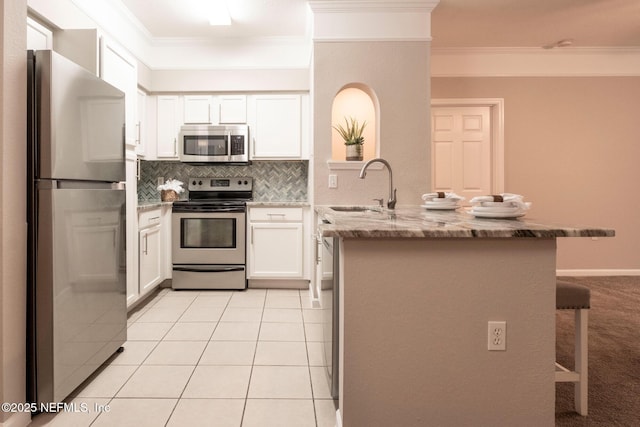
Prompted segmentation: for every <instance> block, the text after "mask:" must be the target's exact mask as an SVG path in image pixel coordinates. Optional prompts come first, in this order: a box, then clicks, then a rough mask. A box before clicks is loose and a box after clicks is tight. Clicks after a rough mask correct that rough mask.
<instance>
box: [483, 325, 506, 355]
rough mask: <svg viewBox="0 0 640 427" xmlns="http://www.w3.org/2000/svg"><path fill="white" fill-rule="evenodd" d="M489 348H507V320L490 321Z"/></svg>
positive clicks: (503, 349) (494, 349) (504, 349)
mask: <svg viewBox="0 0 640 427" xmlns="http://www.w3.org/2000/svg"><path fill="white" fill-rule="evenodd" d="M487 335H488V342H487V350H489V351H496V350H497V351H506V350H507V322H506V321H503V320H501V321H489V330H488V334H487Z"/></svg>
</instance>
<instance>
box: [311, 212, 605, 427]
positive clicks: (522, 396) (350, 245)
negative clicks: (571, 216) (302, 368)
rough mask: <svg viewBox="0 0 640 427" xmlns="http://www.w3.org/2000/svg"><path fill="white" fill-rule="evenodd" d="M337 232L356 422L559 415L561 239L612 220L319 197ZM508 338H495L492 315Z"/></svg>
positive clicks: (344, 357)
mask: <svg viewBox="0 0 640 427" xmlns="http://www.w3.org/2000/svg"><path fill="white" fill-rule="evenodd" d="M316 212H317V214H318V218H319V220H323V223H320V224H319V226H318V234H319V235H321V236H324V237H333V238H334V239H333V241H334V246H337V247H338V248H339V252H334V254H336V256H337V258H338V260H339V262H338V264H337V265H338V266H339V267H338V269H337V270H336V272H337V277H339V280H338V281H337V283H338V284H337V289H338V291H337V292H338V295H339V303H338V308H337V310H338V313H339V316H338V325H339V327H338V330H339V333H338V345H339V349H340V352H339V367H340V370H339V411H338V412H337V416H338V417H339V419H340V422H341V423H342V425H343V426H345V427H358V426H390V425H397V426H403V427H404V426H425V425H440V426H480V425H519V426H553V425H554V422H555V417H554V413H555V379H554V378H555V377H554V370H555V283H556V239H557V238H559V237H563V238H564V237H570V238H574V237H609V236H613V235H614V231H613V230H610V229H606V228H593V227H575V226H558V225H552V224H544V223H540V222H538V221H535V220H533V219H529V218H527V216H524V217H522V218H520V219H517V220H512V219H485V218H475V217H474V216H472V215H470V214H468V213H467V212H465V211H464V210H463V209H462V208H461V209H458V210H456V211H427V210H425V209H424V208H422V207H420V206H408V207H398V208H397V209H396V210H395V211H389V210H382V209H379V208H374V209H373V210H371V209H370V208H369V207H354V206H344V207H340V206H332V207H330V206H317V207H316ZM489 321H504V322H506V350H505V351H489V350H488V339H489V338H488V322H489Z"/></svg>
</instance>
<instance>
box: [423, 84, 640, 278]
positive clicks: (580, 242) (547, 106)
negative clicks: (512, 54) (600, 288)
mask: <svg viewBox="0 0 640 427" xmlns="http://www.w3.org/2000/svg"><path fill="white" fill-rule="evenodd" d="M431 84H432V97H433V98H434V99H440V98H504V100H505V103H504V105H505V191H507V192H513V193H519V194H523V195H525V197H526V199H527V200H529V201H531V202H533V208H532V210H531V212H530V214H529V215H528V216H529V217H530V218H531V219H534V218H536V219H538V218H539V219H544V220H547V221H553V222H559V223H565V224H569V225H571V224H583V225H593V226H605V227H612V228H614V229H615V230H616V237H615V238H601V239H599V240H591V239H590V238H582V239H578V238H571V239H559V240H558V269H561V270H562V269H577V270H580V269H605V270H636V272H637V270H638V269H640V258H639V257H638V254H639V253H640V227H639V226H638V219H637V218H638V212H639V211H640V197H638V195H637V191H636V185H637V184H638V183H640V168H639V167H638V161H639V159H640V143H639V135H640V131H639V127H638V125H639V121H638V111H640V77H555V78H553V77H546V78H545V77H539V78H523V77H513V78H498V77H496V78H445V77H438V78H432V81H431Z"/></svg>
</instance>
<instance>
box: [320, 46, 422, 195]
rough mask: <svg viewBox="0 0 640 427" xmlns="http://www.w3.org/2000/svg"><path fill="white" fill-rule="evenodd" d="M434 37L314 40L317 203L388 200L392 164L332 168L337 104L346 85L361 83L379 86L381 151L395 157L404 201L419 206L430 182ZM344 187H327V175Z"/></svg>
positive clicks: (386, 156) (392, 160)
mask: <svg viewBox="0 0 640 427" xmlns="http://www.w3.org/2000/svg"><path fill="white" fill-rule="evenodd" d="M429 49H430V48H429V43H428V42H325V43H322V42H316V43H315V44H314V53H313V55H314V61H313V74H314V75H313V77H312V81H313V93H312V96H313V108H314V111H313V121H314V162H315V172H314V180H315V181H314V182H315V196H314V201H315V203H317V204H329V203H336V204H348V203H356V204H374V203H375V202H374V201H373V200H372V199H373V198H380V197H384V199H385V202H386V200H387V199H388V194H389V189H388V187H389V185H388V179H389V178H388V175H387V171H386V170H381V171H371V172H370V173H368V174H367V178H366V179H364V180H361V179H358V172H359V170H348V171H329V169H328V167H327V160H330V159H331V107H332V105H333V99H334V97H335V95H336V94H337V93H338V92H339V91H340V89H342V87H344V86H345V85H347V84H350V83H363V84H365V85H367V86H369V88H371V89H372V91H373V92H375V94H376V96H377V98H378V101H379V104H380V107H379V111H378V124H379V141H380V156H381V157H382V158H384V159H386V160H388V161H389V162H390V163H391V166H392V168H393V172H394V185H395V187H397V188H398V204H416V203H418V202H420V195H422V194H423V193H424V192H425V191H426V190H428V189H429V187H430V175H429V168H428V165H429V162H430V152H429V139H430V138H429V133H430V131H429V129H430V121H429V120H428V117H429V108H430V107H429V104H430V101H429V99H430V97H429V78H428V75H429ZM330 173H331V174H335V175H338V188H337V189H329V188H328V175H329V174H330Z"/></svg>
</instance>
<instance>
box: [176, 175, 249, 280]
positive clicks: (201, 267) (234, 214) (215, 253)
mask: <svg viewBox="0 0 640 427" xmlns="http://www.w3.org/2000/svg"><path fill="white" fill-rule="evenodd" d="M188 189H189V198H188V200H185V201H177V202H174V203H173V214H172V255H173V288H174V289H245V288H246V287H247V276H246V259H247V257H246V216H247V201H250V200H251V199H252V195H253V179H252V178H248V177H234V178H190V179H189V185H188Z"/></svg>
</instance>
